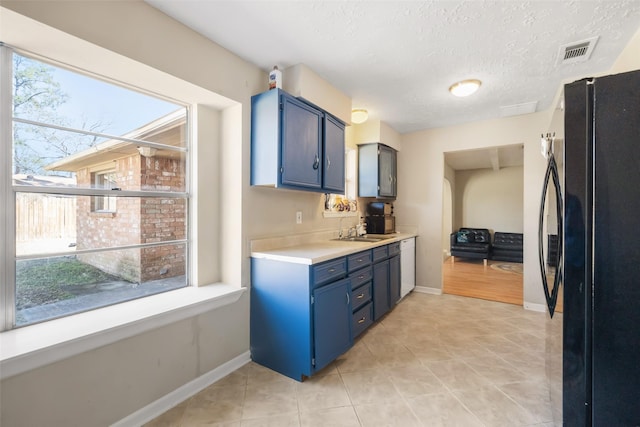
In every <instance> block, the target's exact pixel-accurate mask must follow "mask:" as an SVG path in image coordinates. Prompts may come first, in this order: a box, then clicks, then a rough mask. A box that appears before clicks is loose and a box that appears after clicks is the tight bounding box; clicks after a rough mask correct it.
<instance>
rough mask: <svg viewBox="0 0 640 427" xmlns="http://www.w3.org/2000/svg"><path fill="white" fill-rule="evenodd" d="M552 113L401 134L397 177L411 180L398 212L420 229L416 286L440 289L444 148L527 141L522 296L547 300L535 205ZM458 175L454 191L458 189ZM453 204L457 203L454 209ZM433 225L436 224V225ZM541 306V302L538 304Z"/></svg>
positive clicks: (533, 300)
mask: <svg viewBox="0 0 640 427" xmlns="http://www.w3.org/2000/svg"><path fill="white" fill-rule="evenodd" d="M550 116H551V112H542V113H535V114H529V115H526V116H516V117H509V118H504V119H497V120H489V121H483V122H475V123H469V124H464V125H460V126H453V127H448V128H440V129H430V130H425V131H421V132H414V133H411V134H406V135H403V136H402V150H401V151H400V152H399V153H398V162H399V168H398V169H399V171H398V173H399V176H398V181H399V182H411V183H414V185H403V186H400V187H399V189H398V199H397V200H396V203H395V212H396V215H397V216H398V217H399V218H400V220H401V221H402V223H404V224H407V225H413V226H416V227H417V228H418V234H419V235H420V238H419V239H418V240H417V252H416V253H417V260H416V268H417V282H416V284H417V285H418V286H423V287H427V288H432V289H433V290H435V291H439V290H440V289H442V256H441V253H442V248H441V245H442V227H441V225H440V224H442V212H443V209H442V200H443V197H442V189H443V179H444V176H445V163H444V153H445V152H448V151H458V150H469V149H477V148H485V147H497V146H503V145H513V144H524V167H523V168H522V188H523V194H524V196H523V199H522V212H523V214H522V224H523V225H522V227H523V230H522V231H523V233H524V235H525V247H524V252H525V253H524V257H525V260H524V268H525V275H524V287H525V289H524V299H525V302H526V303H530V304H536V305H541V304H543V302H544V296H543V294H542V287H541V286H540V285H539V283H538V276H537V274H539V273H538V270H536V267H535V265H536V264H535V263H536V262H537V258H536V250H537V247H536V246H535V241H536V235H537V234H536V227H537V225H536V224H537V214H536V213H535V212H537V204H538V201H539V197H540V194H539V192H540V186H541V183H542V180H543V178H544V170H545V161H544V158H543V157H542V156H541V155H540V154H539V144H540V141H539V138H540V133H541V132H543V131H546V130H547V129H548V127H549V123H550V120H551V118H550ZM458 181H459V179H458V176H457V174H456V178H455V183H452V184H453V185H454V188H453V191H454V194H455V193H460V191H461V190H460V182H458ZM454 209H455V208H454ZM434 224H437V225H436V226H434ZM536 307H538V306H536Z"/></svg>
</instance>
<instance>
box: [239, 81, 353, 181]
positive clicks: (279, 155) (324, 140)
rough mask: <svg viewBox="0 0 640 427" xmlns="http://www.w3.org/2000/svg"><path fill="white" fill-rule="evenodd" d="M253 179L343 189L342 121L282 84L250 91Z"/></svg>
mask: <svg viewBox="0 0 640 427" xmlns="http://www.w3.org/2000/svg"><path fill="white" fill-rule="evenodd" d="M251 185H260V186H271V187H281V188H289V189H298V190H307V191H318V192H323V193H325V192H334V193H335V192H338V193H344V124H343V123H342V122H340V121H339V120H337V119H335V118H334V117H333V116H331V115H329V114H328V113H326V112H325V111H323V110H321V109H320V108H318V107H316V106H314V105H312V104H310V103H308V102H306V101H304V100H302V99H299V98H295V97H293V96H291V95H290V94H288V93H286V92H284V91H283V90H280V89H274V90H270V91H268V92H263V93H261V94H258V95H255V96H253V97H252V98H251Z"/></svg>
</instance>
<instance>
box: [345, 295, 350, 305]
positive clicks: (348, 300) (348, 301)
mask: <svg viewBox="0 0 640 427" xmlns="http://www.w3.org/2000/svg"><path fill="white" fill-rule="evenodd" d="M346 295H347V305H349V303H350V302H351V299H350V298H349V292H347V293H346Z"/></svg>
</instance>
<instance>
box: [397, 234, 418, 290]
mask: <svg viewBox="0 0 640 427" xmlns="http://www.w3.org/2000/svg"><path fill="white" fill-rule="evenodd" d="M415 287H416V238H415V237H411V238H409V239H404V240H401V241H400V297H401V298H403V297H404V296H405V295H407V294H408V293H409V292H411V290H412V289H413V288H415Z"/></svg>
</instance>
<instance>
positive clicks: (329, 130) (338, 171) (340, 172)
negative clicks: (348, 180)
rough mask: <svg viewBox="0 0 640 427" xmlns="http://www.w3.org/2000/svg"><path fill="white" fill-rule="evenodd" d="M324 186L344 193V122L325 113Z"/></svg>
mask: <svg viewBox="0 0 640 427" xmlns="http://www.w3.org/2000/svg"><path fill="white" fill-rule="evenodd" d="M324 136H325V137H324V164H323V170H322V176H323V185H322V186H323V188H324V189H325V190H327V192H331V193H340V194H344V171H345V165H344V124H343V123H342V122H340V121H339V120H338V119H336V118H334V117H333V116H330V115H328V114H325V120H324Z"/></svg>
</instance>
